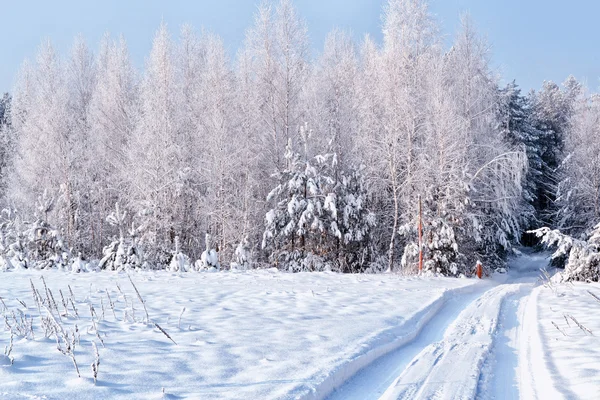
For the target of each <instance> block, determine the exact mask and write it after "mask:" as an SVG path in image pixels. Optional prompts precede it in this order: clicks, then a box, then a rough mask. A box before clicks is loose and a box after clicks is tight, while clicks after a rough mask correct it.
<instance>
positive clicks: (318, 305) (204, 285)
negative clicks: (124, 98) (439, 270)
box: [0, 254, 600, 400]
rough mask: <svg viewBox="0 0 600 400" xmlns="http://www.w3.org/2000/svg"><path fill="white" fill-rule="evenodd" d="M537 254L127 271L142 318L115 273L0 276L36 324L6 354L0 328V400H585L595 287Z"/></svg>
mask: <svg viewBox="0 0 600 400" xmlns="http://www.w3.org/2000/svg"><path fill="white" fill-rule="evenodd" d="M546 257H547V255H545V254H541V255H536V254H529V255H528V254H525V255H523V256H522V257H519V258H518V259H516V260H515V261H514V262H513V265H512V269H511V271H510V272H509V274H507V275H500V276H496V277H495V278H494V279H488V280H484V281H478V280H474V279H443V278H425V277H422V278H417V277H414V278H406V277H399V276H394V275H338V274H332V273H313V274H309V273H302V274H287V273H279V272H276V271H250V272H219V273H208V272H206V273H193V274H182V275H178V274H173V273H166V272H143V273H132V274H131V278H132V280H133V283H134V284H135V286H136V287H137V289H139V293H140V295H141V297H142V298H143V300H144V301H145V304H146V307H147V310H148V318H147V317H146V314H145V311H144V307H143V305H142V303H141V301H140V300H139V298H138V296H137V294H136V292H135V288H134V286H133V285H132V283H131V282H130V281H129V278H128V276H127V275H125V274H116V273H89V274H68V273H62V272H58V271H53V272H39V271H18V272H8V273H4V274H0V297H2V299H3V302H4V303H5V304H6V307H7V309H5V307H4V305H3V304H2V303H0V310H1V311H2V315H6V316H7V321H8V323H9V324H10V325H12V326H13V331H14V330H16V329H17V328H15V326H16V325H17V322H20V321H21V319H20V318H21V317H20V313H19V310H21V311H22V312H23V313H24V314H25V316H27V318H31V317H33V319H32V320H31V321H32V326H33V330H34V334H35V337H34V338H31V337H29V338H22V337H18V336H14V337H13V346H12V351H11V352H10V356H8V357H7V356H5V355H4V353H3V349H4V346H9V341H10V334H9V332H8V331H7V330H6V329H0V399H5V398H6V399H21V398H48V399H69V398H73V399H74V398H172V399H177V398H201V399H296V398H298V399H325V398H330V399H344V400H350V399H361V400H364V399H378V398H383V399H432V398H435V399H472V398H479V399H519V398H521V399H560V398H567V399H571V398H577V399H579V398H583V399H586V398H589V399H595V398H597V393H598V388H599V387H600V350H599V348H600V347H599V346H598V344H599V343H598V339H597V336H595V335H596V334H597V333H599V332H600V319H599V318H596V317H595V316H596V315H598V314H599V313H600V285H598V284H575V285H571V284H568V285H565V284H561V285H550V286H544V285H542V284H541V281H540V280H539V279H538V276H539V268H540V267H543V266H544V265H545V264H546V263H547V258H546ZM42 276H44V278H45V282H46V284H47V286H48V288H49V289H50V290H51V291H52V295H51V296H50V297H53V298H54V299H55V302H56V303H57V308H58V310H59V311H60V314H62V315H61V316H60V320H59V315H58V314H59V313H57V312H56V311H55V310H54V311H53V306H52V305H48V303H49V302H48V301H44V302H43V304H42V305H41V309H40V310H38V306H37V304H36V302H35V301H34V298H33V292H32V289H31V284H32V283H33V285H34V286H35V288H36V289H37V291H38V292H39V293H40V297H42V298H47V297H48V294H46V291H45V288H44V281H42V279H41V277H42ZM30 280H31V282H30ZM117 285H118V286H117ZM69 286H70V288H71V290H72V292H73V295H71V290H70V289H69ZM60 291H62V296H61V293H60ZM592 294H593V295H595V296H597V297H598V299H596V298H595V297H594V296H592ZM109 296H110V299H109ZM62 297H64V298H65V303H66V305H67V307H66V308H67V311H65V306H64V305H63V302H62ZM71 297H73V300H74V302H73V304H71V302H70V298H71ZM111 301H112V302H113V303H114V307H115V312H114V314H113V311H112V309H111V306H110V303H111ZM50 302H52V300H51V301H50ZM90 305H93V308H94V310H95V313H94V315H95V316H94V317H91V313H92V311H91V309H90ZM184 308H185V310H184ZM74 309H77V311H78V317H77V316H76V315H75V312H74ZM13 311H14V313H15V317H16V320H17V321H15V320H14V318H13V317H12V315H13V314H12V312H13ZM182 311H183V313H182ZM50 312H52V314H53V315H54V318H55V319H56V320H57V324H58V325H60V326H61V327H62V329H63V330H64V331H68V330H69V329H71V330H72V331H74V330H75V326H77V333H76V337H78V341H77V343H76V345H75V353H74V355H75V359H76V361H77V363H78V366H79V368H80V371H81V378H78V377H77V374H76V372H75V368H74V366H73V363H72V360H71V359H70V358H69V357H68V356H67V355H63V354H61V353H60V352H59V351H58V350H57V348H56V341H55V339H54V336H52V338H45V337H44V329H43V328H42V326H41V324H42V319H41V318H40V313H41V315H42V316H44V317H47V316H48V314H49V313H50ZM44 323H45V324H48V322H47V319H46V322H44ZM27 324H28V323H27V322H22V323H21V326H27ZM155 324H158V327H160V328H162V329H163V330H164V331H165V332H166V333H167V334H168V335H169V336H170V337H171V338H172V341H171V340H170V339H169V338H168V337H167V336H166V335H165V333H163V332H161V331H160V329H159V328H158V327H157V325H155ZM25 330H27V329H25ZM96 331H97V332H96ZM97 333H98V334H97ZM100 339H101V340H100ZM101 341H103V342H104V346H103V345H102V343H101ZM92 342H95V343H96V344H97V345H98V351H99V355H100V366H99V371H100V372H99V375H98V382H97V383H96V385H94V381H93V378H92V376H93V374H92V369H91V367H90V365H91V364H92V363H93V362H94V351H93V347H92ZM175 343H176V344H175ZM11 361H14V363H13V365H11ZM163 390H164V393H163Z"/></svg>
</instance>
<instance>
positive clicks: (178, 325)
mask: <svg viewBox="0 0 600 400" xmlns="http://www.w3.org/2000/svg"><path fill="white" fill-rule="evenodd" d="M184 312H185V307H183V310H181V314H179V322H178V323H177V328H179V329H181V317H183V313H184Z"/></svg>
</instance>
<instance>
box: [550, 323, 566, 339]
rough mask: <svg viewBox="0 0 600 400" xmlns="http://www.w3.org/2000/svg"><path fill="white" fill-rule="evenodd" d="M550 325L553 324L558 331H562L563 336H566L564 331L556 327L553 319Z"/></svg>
mask: <svg viewBox="0 0 600 400" xmlns="http://www.w3.org/2000/svg"><path fill="white" fill-rule="evenodd" d="M552 325H554V327H555V328H556V329H558V331H559V332H560V333H562V334H563V336H567V334H566V333H564V332H563V330H562V329H560V328H559V327H558V325H556V323H555V322H554V321H552Z"/></svg>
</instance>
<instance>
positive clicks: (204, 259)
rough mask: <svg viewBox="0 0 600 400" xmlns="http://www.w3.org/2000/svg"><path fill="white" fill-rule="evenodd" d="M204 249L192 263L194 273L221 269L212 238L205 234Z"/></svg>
mask: <svg viewBox="0 0 600 400" xmlns="http://www.w3.org/2000/svg"><path fill="white" fill-rule="evenodd" d="M204 243H205V245H206V249H205V250H204V251H203V252H202V255H201V256H200V259H199V260H197V261H196V262H195V263H194V269H195V270H196V271H203V270H210V269H216V270H219V269H221V265H220V264H219V254H218V253H217V250H215V249H214V248H213V239H212V236H211V235H210V234H209V233H207V234H206V236H205V238H204Z"/></svg>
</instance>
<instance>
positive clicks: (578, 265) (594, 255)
mask: <svg viewBox="0 0 600 400" xmlns="http://www.w3.org/2000/svg"><path fill="white" fill-rule="evenodd" d="M532 232H533V233H535V234H536V236H537V237H539V238H541V241H542V244H544V245H546V246H547V247H554V248H556V251H555V252H554V253H553V254H552V259H553V260H558V262H559V263H560V264H562V265H561V266H564V269H565V270H564V272H562V274H561V278H562V280H564V281H584V282H598V281H599V280H600V224H598V225H596V227H595V228H594V229H593V230H592V232H591V233H590V234H589V238H588V239H587V240H581V239H576V238H574V237H572V236H569V235H565V234H563V233H561V232H560V231H559V230H556V229H555V230H552V229H550V228H541V229H537V230H535V231H532Z"/></svg>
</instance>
